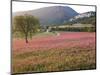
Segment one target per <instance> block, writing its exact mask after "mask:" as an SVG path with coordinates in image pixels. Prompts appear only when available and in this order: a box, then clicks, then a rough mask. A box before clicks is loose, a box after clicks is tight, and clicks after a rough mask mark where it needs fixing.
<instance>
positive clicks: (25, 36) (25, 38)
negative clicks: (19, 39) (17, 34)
mask: <svg viewBox="0 0 100 75" xmlns="http://www.w3.org/2000/svg"><path fill="white" fill-rule="evenodd" d="M25 40H26V43H28V38H27V35H25Z"/></svg>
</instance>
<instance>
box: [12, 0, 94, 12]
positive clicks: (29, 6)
mask: <svg viewBox="0 0 100 75" xmlns="http://www.w3.org/2000/svg"><path fill="white" fill-rule="evenodd" d="M59 5H60V6H69V7H71V8H72V9H74V10H75V11H76V12H78V13H84V12H88V11H95V7H94V6H82V5H81V6H80V5H63V4H46V3H45V4H44V3H33V2H15V1H13V2H12V12H18V11H27V10H34V9H39V8H43V7H49V6H59Z"/></svg>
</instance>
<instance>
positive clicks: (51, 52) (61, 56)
mask: <svg viewBox="0 0 100 75" xmlns="http://www.w3.org/2000/svg"><path fill="white" fill-rule="evenodd" d="M95 42H96V37H95V32H60V35H49V36H42V37H33V38H32V39H30V40H29V43H28V44H26V43H25V40H24V39H15V38H13V40H12V54H13V59H12V67H13V73H22V72H49V71H63V70H84V69H95V68H96V66H95V64H96V62H95V50H96V45H95V44H96V43H95Z"/></svg>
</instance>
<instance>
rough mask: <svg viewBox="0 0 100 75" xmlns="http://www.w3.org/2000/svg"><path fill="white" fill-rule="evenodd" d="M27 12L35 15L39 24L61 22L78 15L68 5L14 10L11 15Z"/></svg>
mask: <svg viewBox="0 0 100 75" xmlns="http://www.w3.org/2000/svg"><path fill="white" fill-rule="evenodd" d="M24 14H29V15H33V16H35V17H37V18H38V19H39V20H40V24H41V25H54V24H62V23H63V22H64V21H66V20H69V19H70V18H72V17H74V16H76V15H78V13H77V12H76V11H75V10H73V9H72V8H70V7H68V6H50V7H44V8H40V9H35V10H30V11H23V12H16V13H13V16H18V15H24Z"/></svg>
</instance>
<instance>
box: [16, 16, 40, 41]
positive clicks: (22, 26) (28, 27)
mask: <svg viewBox="0 0 100 75" xmlns="http://www.w3.org/2000/svg"><path fill="white" fill-rule="evenodd" d="M38 29H39V20H38V19H37V18H36V17H34V16H32V15H23V16H15V17H14V30H16V31H18V32H20V33H22V34H24V37H25V41H26V43H28V36H31V37H32V33H35V32H37V30H38Z"/></svg>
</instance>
